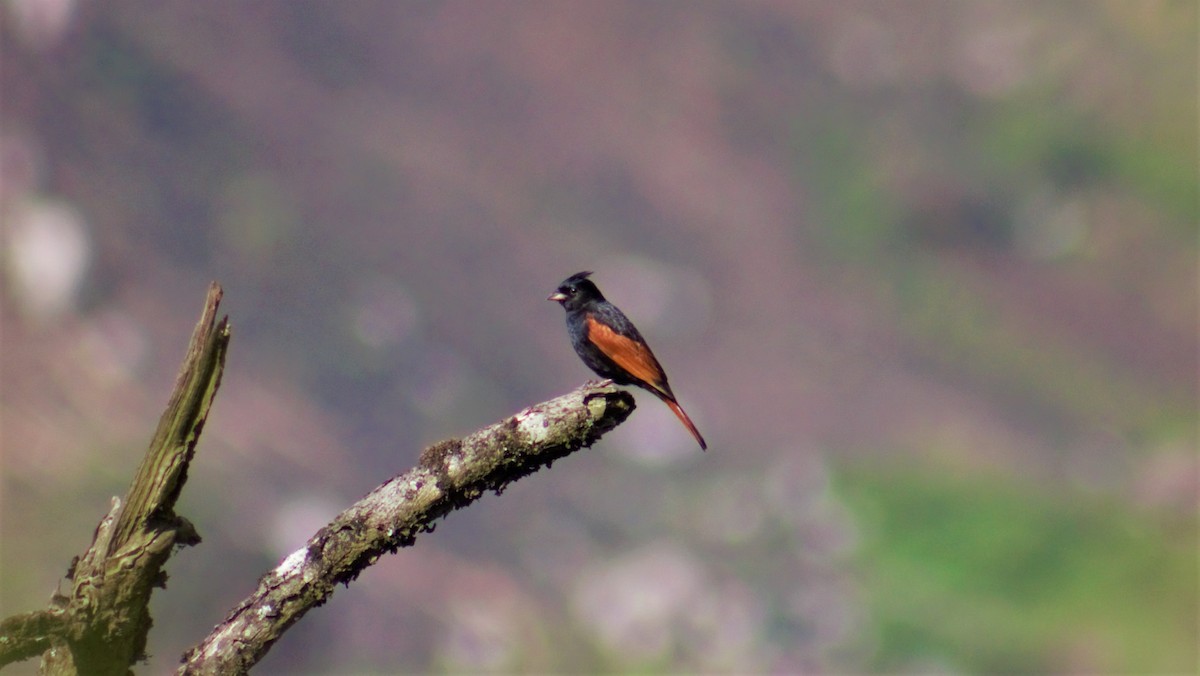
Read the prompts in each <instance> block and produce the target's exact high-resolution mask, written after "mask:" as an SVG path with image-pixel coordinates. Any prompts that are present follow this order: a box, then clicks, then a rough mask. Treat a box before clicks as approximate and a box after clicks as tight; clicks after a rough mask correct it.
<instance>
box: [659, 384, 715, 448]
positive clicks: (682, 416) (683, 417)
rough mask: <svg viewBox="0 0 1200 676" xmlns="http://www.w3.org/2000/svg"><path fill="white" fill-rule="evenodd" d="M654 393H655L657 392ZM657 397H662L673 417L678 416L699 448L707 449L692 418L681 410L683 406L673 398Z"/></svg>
mask: <svg viewBox="0 0 1200 676" xmlns="http://www.w3.org/2000/svg"><path fill="white" fill-rule="evenodd" d="M655 394H657V392H656V393H655ZM659 398H660V399H662V400H663V402H664V403H666V405H667V406H669V407H670V408H671V410H672V411H674V413H675V417H677V418H679V422H681V423H683V425H684V427H687V428H688V431H689V432H691V433H692V436H693V437H696V441H697V442H698V443H699V444H700V450H702V451H706V450H708V444H706V443H704V437H702V436H700V430H698V429H696V426H695V425H694V424H692V419H691V418H689V417H688V414H686V413H684V412H683V407H682V406H680V405H679V404H677V403H676V402H675V400H674V399H669V398H667V397H663V396H661V395H660V396H659Z"/></svg>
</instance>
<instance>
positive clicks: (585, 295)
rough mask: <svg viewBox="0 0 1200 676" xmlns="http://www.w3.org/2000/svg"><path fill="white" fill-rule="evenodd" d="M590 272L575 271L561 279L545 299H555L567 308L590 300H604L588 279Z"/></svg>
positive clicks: (575, 306)
mask: <svg viewBox="0 0 1200 676" xmlns="http://www.w3.org/2000/svg"><path fill="white" fill-rule="evenodd" d="M590 274H592V273H591V272H576V273H575V274H573V275H571V276H570V277H567V278H566V279H564V280H563V283H562V284H559V285H558V288H557V289H556V290H555V291H554V293H552V294H550V297H549V298H547V299H546V300H552V301H556V302H557V303H559V304H560V305H562V306H563V308H565V309H567V310H575V309H578V308H581V307H583V306H584V305H585V304H587V303H589V302H591V301H601V300H604V295H603V294H601V293H600V289H597V288H596V285H595V284H593V283H592V280H590V279H588V275H590Z"/></svg>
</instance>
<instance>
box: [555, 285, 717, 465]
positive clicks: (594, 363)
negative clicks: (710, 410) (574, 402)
mask: <svg viewBox="0 0 1200 676" xmlns="http://www.w3.org/2000/svg"><path fill="white" fill-rule="evenodd" d="M590 274H592V273H590V272H577V273H575V274H573V275H571V276H570V277H567V278H566V280H564V281H563V283H562V284H560V285H559V286H558V290H556V291H555V292H554V293H553V294H551V295H550V297H549V298H547V299H546V300H553V301H557V302H558V303H559V304H560V305H562V306H563V309H564V310H566V311H567V333H569V334H570V335H571V344H572V345H573V346H574V347H575V352H576V353H577V354H578V355H579V358H580V359H582V360H583V363H584V364H587V366H588V368H590V369H591V370H593V371H595V372H596V373H597V374H598V375H599V376H600V377H601V378H609V379H611V380H612V381H613V382H615V383H617V384H618V385H637V386H638V387H640V388H642V389H644V390H648V391H649V392H650V393H651V394H653V395H654V396H656V397H658V398H659V399H662V400H663V403H665V404H666V405H667V406H669V407H670V408H671V410H672V411H674V412H675V415H676V416H677V417H678V418H679V420H680V422H682V423H683V424H684V426H686V427H687V428H688V431H689V432H691V433H692V436H693V437H696V441H697V442H699V443H700V448H701V449H702V450H703V449H707V448H708V444H706V443H704V437H702V436H700V431H699V430H697V429H696V426H695V425H694V424H692V419H691V418H689V417H688V415H687V413H684V412H683V409H682V408H681V407H680V406H679V402H677V401H675V394H674V393H673V392H671V386H670V385H669V384H667V374H666V372H665V371H663V368H662V366H660V365H659V364H658V360H657V359H655V358H654V353H653V352H651V351H650V346H649V345H647V344H646V339H645V338H642V334H641V333H638V330H637V327H636V326H634V325H633V322H631V321H629V318H628V317H626V316H625V313H623V312H621V311H620V310H618V309H617V306H615V305H613V304H612V303H610V302H608V301H607V300H605V299H604V294H602V293H600V289H598V288H596V285H595V284H593V283H592V281H591V280H590V279H588V275H590Z"/></svg>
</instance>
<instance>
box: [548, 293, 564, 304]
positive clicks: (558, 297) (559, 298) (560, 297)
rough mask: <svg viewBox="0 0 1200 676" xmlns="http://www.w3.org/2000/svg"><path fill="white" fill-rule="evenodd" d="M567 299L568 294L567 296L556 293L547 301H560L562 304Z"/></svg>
mask: <svg viewBox="0 0 1200 676" xmlns="http://www.w3.org/2000/svg"><path fill="white" fill-rule="evenodd" d="M566 299H567V294H565V293H563V292H561V291H555V292H554V293H552V294H550V297H549V298H547V299H546V300H553V301H558V302H559V303H561V302H563V301H564V300H566Z"/></svg>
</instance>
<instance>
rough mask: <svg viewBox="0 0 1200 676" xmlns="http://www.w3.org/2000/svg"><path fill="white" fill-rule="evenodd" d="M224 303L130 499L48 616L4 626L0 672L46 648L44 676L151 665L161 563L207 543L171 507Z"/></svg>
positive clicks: (194, 350)
mask: <svg viewBox="0 0 1200 676" xmlns="http://www.w3.org/2000/svg"><path fill="white" fill-rule="evenodd" d="M220 302H221V288H220V286H218V285H217V284H216V283H214V284H213V285H212V286H211V287H210V289H209V292H208V298H207V299H206V301H205V305H204V312H203V314H202V315H201V317H200V322H199V324H197V326H196V330H195V332H194V333H193V334H192V340H191V343H190V344H189V347H188V352H187V356H186V357H185V358H184V362H183V366H182V367H181V368H180V371H179V377H178V378H177V379H176V382H175V389H174V391H173V392H172V394H171V399H170V401H169V402H168V404H167V409H166V411H165V412H164V413H163V415H162V418H161V420H160V421H159V424H158V430H157V432H156V433H155V435H154V439H153V440H152V441H151V443H150V448H149V450H148V451H147V452H146V456H145V457H144V458H143V459H142V463H141V465H140V466H139V467H138V471H137V474H136V475H135V477H134V479H133V482H132V483H131V484H130V486H129V490H128V492H127V493H126V494H125V499H124V500H123V501H122V500H119V499H117V498H113V504H112V508H111V509H110V510H109V513H108V514H107V515H106V516H105V517H104V518H103V519H102V520H101V521H100V524H99V525H98V526H97V527H96V534H95V536H94V537H93V539H92V545H91V547H89V548H88V550H87V551H86V552H85V553H84V554H83V555H82V556H80V557H79V558H78V559H76V560H75V561H74V562H73V563H72V565H71V568H70V570H69V571H68V573H67V579H68V581H69V582H70V585H71V588H70V590H69V591H68V592H67V594H65V595H62V594H57V593H56V594H55V595H54V597H53V598H52V599H51V603H50V608H49V609H47V610H44V611H38V612H34V613H28V614H25V615H19V616H14V617H11V618H8V619H6V620H4V621H3V622H2V623H0V666H2V665H4V664H7V663H9V662H13V661H16V660H21V659H26V658H28V657H31V656H32V655H34V654H37V652H42V654H43V658H42V671H43V673H48V674H75V673H95V674H126V673H129V668H130V667H131V666H132V665H133V664H134V663H135V662H137V661H140V660H142V659H145V648H146V636H147V634H148V633H149V630H150V624H151V621H150V611H149V603H150V594H151V592H152V591H153V589H154V587H161V586H163V583H164V580H165V579H166V576H165V574H164V573H163V571H162V567H163V564H165V563H166V561H167V559H168V558H169V557H170V555H171V552H172V550H173V549H174V547H176V546H179V545H191V544H195V543H197V542H199V541H200V536H199V535H197V534H196V530H195V529H194V528H193V527H192V525H191V524H190V523H188V521H187V520H186V519H184V518H182V517H180V516H178V515H176V514H175V512H174V507H175V501H176V500H177V499H178V497H179V493H180V491H181V490H182V488H183V484H184V482H185V481H186V479H187V468H188V464H189V463H190V462H191V459H192V456H193V454H194V452H195V449H196V442H197V440H198V439H199V436H200V431H201V429H202V428H203V426H204V421H205V419H206V418H207V416H208V411H209V408H210V406H211V405H212V400H213V397H214V396H215V395H216V391H217V387H218V386H219V385H220V382H221V372H222V369H223V368H224V364H225V352H226V350H227V348H228V346H229V325H228V320H227V319H221V321H219V322H218V321H217V319H216V317H217V308H218V306H219V305H220ZM35 650H36V652H33V651H35Z"/></svg>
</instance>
